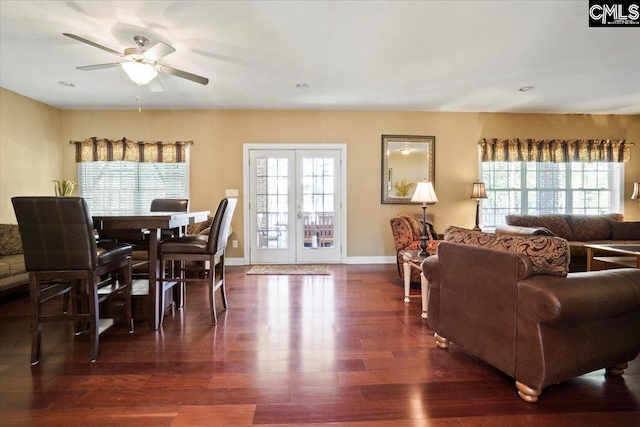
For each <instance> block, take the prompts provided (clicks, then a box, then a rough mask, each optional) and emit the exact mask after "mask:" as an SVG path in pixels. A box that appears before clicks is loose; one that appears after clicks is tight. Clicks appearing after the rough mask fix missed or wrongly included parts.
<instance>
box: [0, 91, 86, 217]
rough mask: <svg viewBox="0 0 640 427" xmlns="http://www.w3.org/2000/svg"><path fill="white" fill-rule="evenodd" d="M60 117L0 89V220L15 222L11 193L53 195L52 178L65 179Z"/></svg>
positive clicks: (42, 105)
mask: <svg viewBox="0 0 640 427" xmlns="http://www.w3.org/2000/svg"><path fill="white" fill-rule="evenodd" d="M61 119H62V115H61V112H60V110H57V109H55V108H53V107H50V106H48V105H45V104H42V103H41V102H36V101H33V100H31V99H29V98H25V97H24V96H21V95H18V94H17V93H14V92H11V91H8V90H6V89H2V88H0V223H15V222H16V219H15V215H14V213H13V206H12V205H11V198H12V197H13V196H18V195H23V196H24V195H31V196H42V195H49V196H53V195H54V189H53V182H52V181H53V180H54V179H65V178H66V177H65V176H64V175H63V174H62V166H63V163H62V157H61V155H62V154H61V153H62V151H63V148H64V147H63V146H62V145H61V143H60V141H61V139H62V128H61ZM73 176H75V174H73Z"/></svg>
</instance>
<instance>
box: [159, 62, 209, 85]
mask: <svg viewBox="0 0 640 427" xmlns="http://www.w3.org/2000/svg"><path fill="white" fill-rule="evenodd" d="M156 68H159V71H161V72H163V73H167V74H171V75H174V76H176V77H182V78H183V79H187V80H191V81H192V82H196V83H200V84H201V85H206V84H207V83H209V79H208V78H206V77H202V76H197V75H195V74H191V73H187V72H186V71H182V70H178V69H177V68H173V67H168V66H166V65H160V64H157V65H156Z"/></svg>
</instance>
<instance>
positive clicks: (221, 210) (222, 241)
mask: <svg viewBox="0 0 640 427" xmlns="http://www.w3.org/2000/svg"><path fill="white" fill-rule="evenodd" d="M237 202H238V199H227V198H225V199H222V200H221V201H220V204H219V205H218V209H217V210H216V214H215V216H214V217H213V222H212V224H211V231H210V232H209V242H208V244H207V252H208V253H211V254H215V253H217V252H219V251H221V250H224V249H225V248H226V246H227V239H228V238H229V228H230V226H231V218H232V217H233V212H234V210H235V209H236V204H237Z"/></svg>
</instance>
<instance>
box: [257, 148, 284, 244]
mask: <svg viewBox="0 0 640 427" xmlns="http://www.w3.org/2000/svg"><path fill="white" fill-rule="evenodd" d="M287 168H288V159H280V158H259V159H257V162H256V175H257V185H256V200H257V206H256V220H257V227H256V230H257V245H258V248H259V249H267V248H276V249H287V247H288V244H289V243H288V242H289V238H288V237H289V226H288V224H287V218H288V215H289V209H288V203H289V192H288V180H289V176H288V169H287Z"/></svg>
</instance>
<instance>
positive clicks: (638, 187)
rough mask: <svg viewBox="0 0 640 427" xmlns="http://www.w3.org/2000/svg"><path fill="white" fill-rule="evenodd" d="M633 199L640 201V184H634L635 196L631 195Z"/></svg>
mask: <svg viewBox="0 0 640 427" xmlns="http://www.w3.org/2000/svg"><path fill="white" fill-rule="evenodd" d="M631 198H632V199H636V200H637V199H640V182H634V183H633V194H632V195H631Z"/></svg>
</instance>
